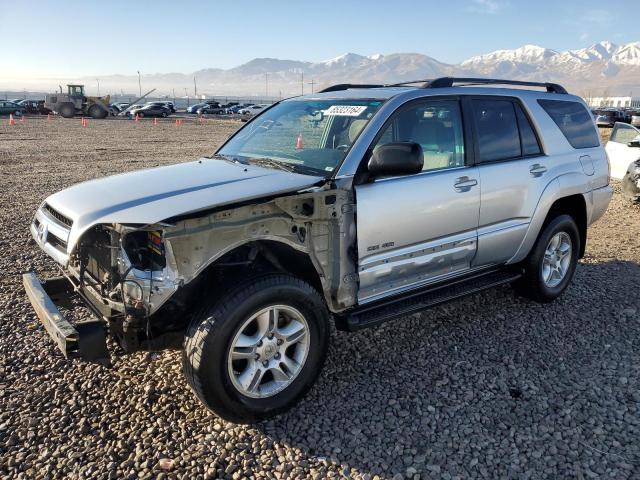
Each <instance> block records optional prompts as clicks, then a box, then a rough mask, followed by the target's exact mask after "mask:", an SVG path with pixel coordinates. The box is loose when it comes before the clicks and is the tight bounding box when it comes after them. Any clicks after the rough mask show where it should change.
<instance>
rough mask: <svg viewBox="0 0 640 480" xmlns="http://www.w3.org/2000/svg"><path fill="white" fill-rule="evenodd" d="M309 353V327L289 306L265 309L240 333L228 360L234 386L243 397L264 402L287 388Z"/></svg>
mask: <svg viewBox="0 0 640 480" xmlns="http://www.w3.org/2000/svg"><path fill="white" fill-rule="evenodd" d="M308 351H309V325H308V323H307V320H306V319H305V318H304V316H303V315H302V314H301V313H300V312H299V311H298V310H296V309H295V308H293V307H290V306H287V305H273V306H270V307H266V308H263V309H262V310H260V311H258V312H256V313H255V314H253V315H252V316H251V317H249V318H248V319H247V320H245V321H244V322H243V323H242V324H241V325H240V328H239V329H238V331H237V333H236V335H235V337H234V338H233V341H232V342H231V346H230V348H229V354H228V359H227V365H228V372H229V377H230V379H231V383H232V384H233V386H234V387H235V388H236V389H237V390H238V391H239V392H240V393H242V394H243V395H246V396H248V397H251V398H264V397H270V396H272V395H275V394H277V393H278V392H280V391H282V390H284V389H285V388H287V387H288V386H289V385H290V384H291V383H292V382H293V381H294V379H295V378H296V377H297V376H298V374H299V373H300V371H301V370H302V367H303V366H304V363H305V361H306V359H307V354H308Z"/></svg>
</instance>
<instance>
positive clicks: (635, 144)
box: [627, 140, 640, 148]
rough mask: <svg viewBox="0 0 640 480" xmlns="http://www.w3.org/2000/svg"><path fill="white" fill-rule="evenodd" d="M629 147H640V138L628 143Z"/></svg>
mask: <svg viewBox="0 0 640 480" xmlns="http://www.w3.org/2000/svg"><path fill="white" fill-rule="evenodd" d="M627 147H635V148H640V140H632V141H631V142H629V143H627Z"/></svg>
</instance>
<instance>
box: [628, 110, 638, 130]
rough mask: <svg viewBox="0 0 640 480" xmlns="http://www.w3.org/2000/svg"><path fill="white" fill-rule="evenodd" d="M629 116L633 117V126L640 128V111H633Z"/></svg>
mask: <svg viewBox="0 0 640 480" xmlns="http://www.w3.org/2000/svg"><path fill="white" fill-rule="evenodd" d="M629 114H630V115H631V120H630V123H631V125H633V126H634V127H640V110H632V111H631V112H629Z"/></svg>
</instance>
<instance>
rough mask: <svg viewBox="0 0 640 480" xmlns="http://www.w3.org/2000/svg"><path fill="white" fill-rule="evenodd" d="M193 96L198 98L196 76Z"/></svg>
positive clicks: (194, 77)
mask: <svg viewBox="0 0 640 480" xmlns="http://www.w3.org/2000/svg"><path fill="white" fill-rule="evenodd" d="M193 96H194V97H196V98H198V84H197V83H196V76H195V75H194V76H193Z"/></svg>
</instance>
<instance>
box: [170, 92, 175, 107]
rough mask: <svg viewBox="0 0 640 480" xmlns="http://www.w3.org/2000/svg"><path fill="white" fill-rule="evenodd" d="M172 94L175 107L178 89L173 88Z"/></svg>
mask: <svg viewBox="0 0 640 480" xmlns="http://www.w3.org/2000/svg"><path fill="white" fill-rule="evenodd" d="M171 92H172V93H173V105H174V106H175V104H176V89H175V88H172V89H171Z"/></svg>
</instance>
